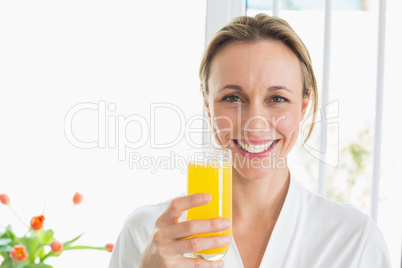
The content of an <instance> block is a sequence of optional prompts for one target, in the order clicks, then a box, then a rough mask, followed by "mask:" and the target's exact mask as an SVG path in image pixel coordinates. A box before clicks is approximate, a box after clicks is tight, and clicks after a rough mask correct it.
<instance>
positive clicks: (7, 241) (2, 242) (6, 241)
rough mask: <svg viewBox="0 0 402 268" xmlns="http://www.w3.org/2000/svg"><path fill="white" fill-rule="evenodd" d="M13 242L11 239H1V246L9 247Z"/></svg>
mask: <svg viewBox="0 0 402 268" xmlns="http://www.w3.org/2000/svg"><path fill="white" fill-rule="evenodd" d="M11 242H13V240H12V239H11V238H0V246H7V245H8V244H10V243H11Z"/></svg>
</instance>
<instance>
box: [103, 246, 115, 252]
mask: <svg viewBox="0 0 402 268" xmlns="http://www.w3.org/2000/svg"><path fill="white" fill-rule="evenodd" d="M113 247H114V245H113V244H106V246H105V248H106V250H107V251H108V252H112V251H113Z"/></svg>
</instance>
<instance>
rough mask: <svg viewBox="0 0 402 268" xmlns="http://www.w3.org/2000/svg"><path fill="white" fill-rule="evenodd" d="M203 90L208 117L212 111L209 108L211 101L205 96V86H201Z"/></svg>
mask: <svg viewBox="0 0 402 268" xmlns="http://www.w3.org/2000/svg"><path fill="white" fill-rule="evenodd" d="M201 91H202V97H203V99H204V106H205V110H206V111H207V114H208V117H209V118H211V112H210V110H209V101H208V97H207V96H205V93H204V88H203V87H202V86H201Z"/></svg>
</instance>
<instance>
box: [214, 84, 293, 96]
mask: <svg viewBox="0 0 402 268" xmlns="http://www.w3.org/2000/svg"><path fill="white" fill-rule="evenodd" d="M224 89H234V90H239V91H243V89H242V88H241V86H238V85H226V86H224V87H222V88H221V89H219V90H218V92H220V91H222V90H224ZM278 90H285V91H288V92H289V93H292V94H293V92H292V91H291V90H290V89H288V88H287V87H285V86H271V87H269V88H267V91H271V92H273V91H278Z"/></svg>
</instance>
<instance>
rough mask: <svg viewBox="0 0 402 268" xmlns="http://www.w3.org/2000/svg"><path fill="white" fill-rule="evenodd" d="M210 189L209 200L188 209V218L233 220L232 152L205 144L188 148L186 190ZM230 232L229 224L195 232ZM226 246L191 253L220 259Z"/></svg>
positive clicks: (223, 233)
mask: <svg viewBox="0 0 402 268" xmlns="http://www.w3.org/2000/svg"><path fill="white" fill-rule="evenodd" d="M193 193H209V194H210V195H211V197H212V199H211V202H209V203H208V204H206V205H204V206H200V207H195V208H191V209H189V210H188V211H187V217H186V219H187V220H191V219H212V218H228V219H229V220H230V221H232V152H231V150H229V149H223V148H222V149H220V148H219V149H218V148H204V149H193V150H191V155H190V160H189V163H188V177H187V194H193ZM216 235H230V236H232V228H230V229H228V230H225V231H221V232H215V233H208V234H199V235H195V236H216ZM228 249H229V246H225V247H221V248H214V249H207V250H202V251H199V252H195V253H192V255H193V256H194V257H197V258H202V259H206V260H219V259H221V258H223V256H225V254H226V252H227V251H228Z"/></svg>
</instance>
